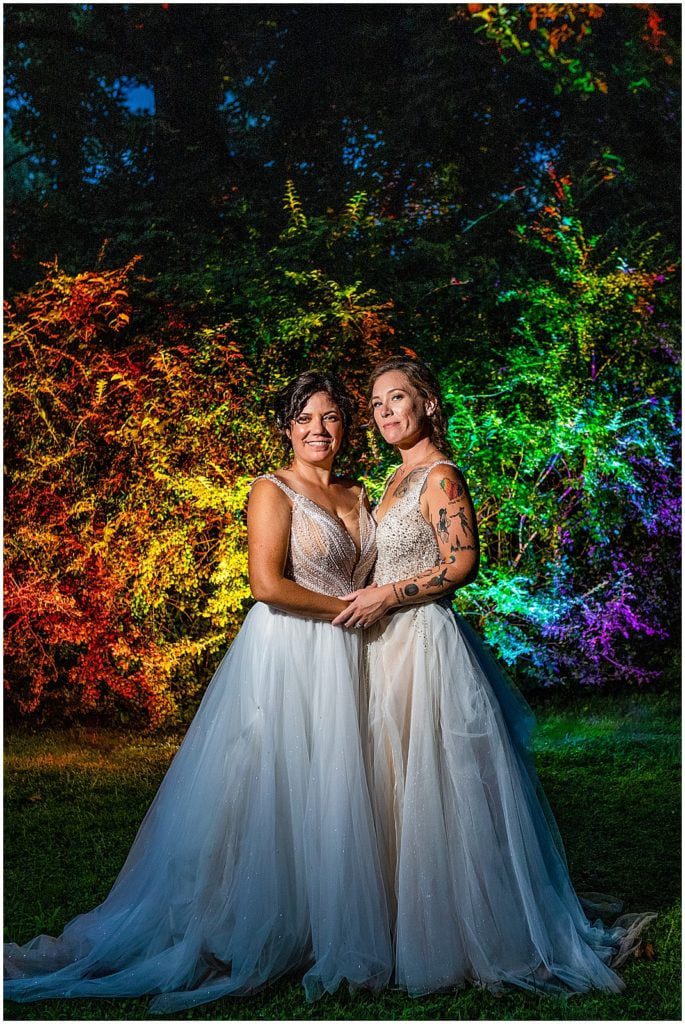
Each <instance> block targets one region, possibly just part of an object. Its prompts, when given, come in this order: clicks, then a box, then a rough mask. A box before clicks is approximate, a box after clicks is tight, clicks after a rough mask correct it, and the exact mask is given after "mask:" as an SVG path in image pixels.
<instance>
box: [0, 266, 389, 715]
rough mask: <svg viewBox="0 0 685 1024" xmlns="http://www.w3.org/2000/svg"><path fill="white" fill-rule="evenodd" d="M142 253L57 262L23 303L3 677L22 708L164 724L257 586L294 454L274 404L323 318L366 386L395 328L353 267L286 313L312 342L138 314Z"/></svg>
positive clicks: (11, 451)
mask: <svg viewBox="0 0 685 1024" xmlns="http://www.w3.org/2000/svg"><path fill="white" fill-rule="evenodd" d="M135 263H136V260H133V261H131V262H130V263H129V264H128V266H126V267H124V268H122V269H120V270H115V271H107V272H92V273H82V274H80V275H78V276H77V277H69V276H67V275H66V274H65V273H64V272H63V271H62V270H61V269H60V268H59V266H58V265H57V264H55V265H51V266H49V267H47V271H46V276H45V278H44V279H43V280H42V281H41V282H39V283H38V284H37V285H36V286H34V288H33V289H32V290H31V291H30V292H29V293H27V294H24V295H21V296H19V297H18V298H17V300H16V301H15V302H14V304H13V305H12V306H11V307H10V308H9V309H8V311H7V318H6V321H7V338H6V347H5V364H6V406H5V408H6V421H7V427H6V439H7V450H8V464H7V468H8V475H9V482H10V487H9V489H8V500H7V518H6V549H5V570H6V576H5V591H6V596H5V610H6V615H7V624H6V658H7V661H6V680H5V686H6V689H7V691H8V694H9V698H10V702H11V706H12V707H13V708H15V709H16V710H17V711H18V712H20V713H23V714H33V715H37V716H38V717H42V718H46V717H57V718H69V717H75V716H78V715H80V714H83V713H88V712H93V711H94V712H98V713H105V714H106V715H107V716H108V717H110V718H111V717H112V716H116V717H118V718H119V719H120V720H122V721H127V720H128V719H129V718H131V719H134V720H136V721H142V722H147V723H148V724H149V725H151V726H156V725H159V724H161V723H162V722H164V721H168V720H173V719H175V718H178V717H179V716H181V715H183V714H184V713H186V712H187V711H188V710H192V708H193V706H194V705H195V704H196V703H197V699H198V695H199V691H200V690H201V688H202V687H203V686H204V684H205V683H206V682H207V680H208V678H209V674H210V672H211V669H212V668H213V667H214V665H215V664H216V660H217V657H218V656H219V654H220V653H221V652H223V651H224V649H225V648H226V646H227V644H228V642H229V641H230V639H231V638H232V637H233V636H234V635H235V633H236V631H237V629H238V627H239V625H240V622H241V621H242V618H243V615H244V612H245V608H246V602H247V601H248V599H249V589H248V583H247V556H246V549H245V528H244V507H245V501H246V497H247V491H248V484H249V480H250V479H251V478H252V477H254V476H255V475H257V474H258V473H260V472H262V471H264V470H265V469H267V468H268V467H270V466H274V465H277V464H279V462H280V461H281V456H280V446H279V445H278V444H277V443H276V439H275V438H274V435H273V432H272V431H271V430H270V429H268V428H267V426H266V416H265V414H266V410H267V408H268V405H269V403H270V400H271V397H272V394H273V391H274V389H275V388H276V387H278V386H280V384H281V383H282V381H283V380H284V379H285V378H287V377H289V376H291V375H292V374H293V373H294V372H296V371H297V370H299V369H300V368H302V366H303V360H305V359H309V360H311V359H312V356H311V352H310V353H309V355H308V351H309V350H310V349H312V345H310V344H309V343H308V342H307V334H306V328H307V322H308V320H310V319H313V320H314V321H317V322H318V324H319V327H318V330H319V332H320V333H321V332H323V335H324V336H325V335H326V334H327V333H328V341H327V344H326V345H325V346H324V353H319V354H320V355H325V356H326V360H323V359H322V358H319V359H317V360H316V362H317V363H318V364H319V365H320V364H321V363H322V361H333V362H341V363H342V365H343V369H345V367H346V366H347V368H348V370H349V372H348V374H347V375H348V377H350V380H351V383H352V384H354V385H356V387H355V390H356V391H357V396H358V397H359V386H360V384H361V380H362V376H363V375H365V374H366V371H367V369H368V359H369V358H371V359H373V358H375V357H376V356H377V355H379V354H381V348H380V342H379V340H378V339H379V338H380V337H381V335H382V334H383V331H386V330H388V328H387V327H385V326H384V324H383V319H382V315H381V312H380V311H379V309H377V308H376V307H374V306H372V304H371V303H370V302H368V301H366V302H364V301H361V298H360V297H358V296H355V294H354V290H353V289H352V290H351V293H350V294H349V295H348V296H347V300H344V301H342V300H341V301H342V304H341V305H340V308H339V309H337V308H336V307H335V305H334V303H333V299H334V298H335V296H334V295H333V292H334V291H335V290H336V289H337V288H338V286H336V285H335V284H334V282H330V281H320V283H319V286H318V287H317V283H316V280H310V281H308V288H309V292H308V298H307V301H306V302H305V303H304V304H303V305H301V306H300V307H298V306H297V305H296V304H293V302H292V296H290V297H289V301H290V306H289V307H287V303H285V302H282V303H281V307H282V316H281V319H280V321H279V320H276V321H275V322H273V323H272V324H271V331H272V337H276V338H279V337H283V335H284V334H287V333H288V331H289V330H290V331H292V334H293V337H295V335H297V337H298V338H304V339H305V341H304V343H303V344H304V350H303V351H300V352H299V353H298V352H296V351H295V350H294V348H293V347H292V346H291V348H290V349H289V348H288V346H286V347H285V349H283V350H282V351H281V352H280V353H279V352H278V350H277V345H276V343H275V342H272V343H271V345H270V346H269V345H267V346H264V345H261V346H260V339H258V338H257V339H256V338H255V337H254V336H252V337H251V338H249V339H248V340H249V342H250V349H251V351H253V352H255V351H256V352H257V353H258V354H257V355H255V356H253V359H252V365H250V363H249V362H248V360H247V359H246V357H245V355H244V354H243V351H242V349H241V346H239V344H238V342H237V341H236V329H235V325H228V324H224V325H220V326H213V327H211V328H210V327H207V328H202V327H200V328H196V329H194V330H191V329H189V328H186V325H185V324H184V323H183V320H182V318H181V319H179V315H178V311H175V312H173V311H172V312H169V310H168V309H167V311H166V320H165V323H164V324H163V326H162V328H161V329H159V331H157V332H155V334H156V336H154V337H151V336H147V335H145V334H137V333H136V331H135V320H136V316H135V312H134V310H132V301H131V298H130V294H129V283H128V282H129V281H130V280H131V279H132V272H133V269H134V266H135ZM314 276H315V275H314ZM310 277H311V275H310ZM338 291H339V292H342V291H344V289H338ZM343 319H344V320H345V322H346V324H347V326H346V327H343V326H342V320H343ZM312 329H313V328H312ZM291 349H292V350H291Z"/></svg>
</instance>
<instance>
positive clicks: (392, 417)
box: [371, 370, 433, 447]
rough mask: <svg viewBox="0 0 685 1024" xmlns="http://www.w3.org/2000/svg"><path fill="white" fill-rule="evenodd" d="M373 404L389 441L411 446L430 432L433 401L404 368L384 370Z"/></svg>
mask: <svg viewBox="0 0 685 1024" xmlns="http://www.w3.org/2000/svg"><path fill="white" fill-rule="evenodd" d="M371 407H372V409H373V418H374V420H375V421H376V426H377V427H378V429H379V430H380V432H381V434H382V435H383V438H384V440H386V441H387V442H388V444H394V445H399V446H400V447H410V446H411V445H413V444H416V443H417V441H420V440H421V438H423V437H427V436H428V434H429V423H428V415H429V414H430V413H431V412H432V410H433V404H432V403H430V402H428V403H427V402H426V400H425V399H424V397H423V395H421V393H420V392H419V391H417V389H416V388H415V387H414V385H413V384H411V383H410V382H409V380H408V379H407V377H406V376H405V375H404V374H403V373H402V371H401V370H388V372H387V373H383V374H381V376H380V377H379V378H378V380H377V381H376V383H375V384H374V386H373V395H372V396H371Z"/></svg>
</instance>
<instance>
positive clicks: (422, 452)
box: [397, 437, 444, 472]
mask: <svg viewBox="0 0 685 1024" xmlns="http://www.w3.org/2000/svg"><path fill="white" fill-rule="evenodd" d="M397 451H398V452H399V454H400V455H401V456H402V469H403V470H404V471H405V472H408V471H409V470H410V469H413V468H414V466H423V465H425V464H426V463H427V462H430V461H431V460H432V459H433V460H434V459H442V458H444V456H443V454H442V452H441V451H439V450H438V449H437V448H436V447H435V445H434V444H433V442H432V441H431V439H430V438H429V437H422V438H420V440H418V441H416V442H415V443H414V444H411V443H410V444H409V445H407V446H406V447H405V446H403V445H402V446H401V445H397Z"/></svg>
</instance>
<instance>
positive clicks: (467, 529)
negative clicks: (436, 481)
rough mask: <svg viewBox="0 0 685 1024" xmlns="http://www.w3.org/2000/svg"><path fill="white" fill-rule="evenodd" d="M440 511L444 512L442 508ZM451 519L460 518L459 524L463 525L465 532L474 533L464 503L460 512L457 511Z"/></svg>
mask: <svg viewBox="0 0 685 1024" xmlns="http://www.w3.org/2000/svg"><path fill="white" fill-rule="evenodd" d="M440 511H441V512H442V509H440ZM450 519H458V520H459V525H460V526H461V528H462V530H463V531H464V533H465V534H467V535H468V534H469V533H470V534H471V535H473V530H472V528H471V524H470V523H469V521H468V519H467V518H466V513H465V512H464V506H463V505H462V506H461V508H460V509H459V511H458V512H455V513H454V515H453V516H450Z"/></svg>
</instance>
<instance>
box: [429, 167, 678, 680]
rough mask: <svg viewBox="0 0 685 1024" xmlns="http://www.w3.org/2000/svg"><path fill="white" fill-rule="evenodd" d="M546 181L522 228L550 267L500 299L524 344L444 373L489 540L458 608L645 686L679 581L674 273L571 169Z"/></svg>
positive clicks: (492, 636) (523, 651)
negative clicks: (628, 246)
mask: <svg viewBox="0 0 685 1024" xmlns="http://www.w3.org/2000/svg"><path fill="white" fill-rule="evenodd" d="M549 179H550V194H549V197H548V201H547V202H546V203H545V205H544V206H543V207H542V208H541V210H540V211H539V213H538V215H537V216H536V217H535V218H533V219H532V220H531V221H530V222H528V223H525V224H520V225H519V227H518V229H517V233H516V234H517V238H518V244H519V245H520V246H521V247H522V248H523V249H526V250H531V249H532V250H533V251H534V252H537V253H539V254H540V255H541V257H542V258H543V259H544V262H543V263H541V264H539V265H538V268H537V275H536V276H535V277H534V278H533V277H531V276H528V277H526V276H525V275H522V274H520V273H519V280H518V281H517V283H516V286H515V287H507V288H502V289H501V290H500V292H499V294H498V303H499V304H500V305H501V306H502V307H504V309H506V310H508V311H509V317H510V321H511V325H512V342H511V343H510V344H509V345H507V346H506V348H504V347H503V348H502V349H501V350H499V349H498V347H497V346H493V350H491V352H490V353H489V357H488V358H487V359H486V360H485V361H484V363H483V364H482V367H481V374H480V379H479V380H478V381H475V380H474V379H473V367H472V366H470V367H469V373H468V374H465V373H464V369H463V367H462V366H461V365H460V363H459V362H458V361H454V362H453V363H452V365H451V366H450V367H449V368H446V369H445V370H444V373H443V380H444V381H445V385H446V391H447V393H448V396H449V398H450V401H451V403H452V406H453V409H454V415H453V417H452V437H453V440H454V445H455V449H456V450H457V451H458V452H459V453H460V458H461V459H462V461H463V463H464V464H465V468H467V469H468V471H469V475H470V478H471V480H472V486H473V487H474V489H475V491H476V493H477V495H478V496H479V511H480V525H481V530H482V534H483V541H484V551H485V559H484V565H483V568H482V571H481V574H480V578H479V580H478V581H477V582H476V583H475V584H474V585H473V586H472V587H469V588H468V590H467V591H465V592H464V594H463V595H462V596H461V597H460V604H461V606H462V607H463V608H464V609H465V610H468V611H470V612H472V613H475V614H477V615H479V616H480V617H481V625H482V628H483V630H484V632H485V635H486V637H488V639H489V640H490V641H491V642H492V643H493V644H494V645H495V646H496V647H497V648H498V649H499V652H500V654H501V655H502V656H503V657H504V658H505V660H506V661H507V662H508V663H509V664H511V665H514V666H517V667H519V668H520V669H522V670H526V671H527V672H528V675H529V676H531V677H532V678H534V679H536V680H537V681H539V682H543V683H544V682H547V683H549V682H554V681H555V679H556V678H558V677H563V678H566V679H573V678H575V679H577V680H579V681H581V682H599V681H607V680H609V679H615V680H617V681H626V680H637V681H646V680H648V679H650V678H654V677H657V676H658V675H659V670H660V666H658V665H655V664H653V663H652V664H650V660H651V657H650V651H651V649H652V644H653V643H654V641H655V640H656V639H658V638H659V637H663V636H664V635H665V634H666V632H667V628H668V627H667V623H668V622H669V620H670V619H671V618H672V608H671V604H672V598H673V593H674V592H675V587H676V579H675V575H674V570H673V565H674V564H675V559H676V548H677V538H678V530H679V510H678V505H679V502H678V488H677V451H678V438H679V431H678V423H677V421H676V416H675V408H676V402H675V389H676V386H677V380H678V366H677V359H676V357H675V356H674V348H673V345H674V334H675V330H674V327H673V326H672V324H673V321H672V320H671V323H669V322H668V319H670V318H671V317H672V316H673V314H674V310H673V309H672V308H669V307H670V306H671V305H672V302H673V276H674V275H673V272H674V270H675V267H674V266H672V265H668V266H663V265H662V266H657V267H656V268H655V269H652V268H651V267H650V268H649V269H647V267H648V266H649V262H650V260H653V259H654V256H653V253H652V252H650V251H649V249H647V250H646V251H645V252H644V254H643V258H642V259H641V260H640V262H641V263H642V264H643V265H642V266H639V265H638V266H629V265H628V264H627V262H626V261H625V260H624V259H623V258H622V257H621V256H620V255H619V254H618V253H617V252H614V251H609V252H602V251H601V245H600V242H601V240H600V239H598V238H596V237H594V238H593V237H590V238H588V237H586V234H585V232H584V229H583V224H582V220H581V219H580V217H579V215H578V213H577V211H576V210H575V207H574V203H573V195H572V188H571V183H570V181H569V180H568V179H567V178H559V177H557V175H556V173H555V171H554V169H553V168H549ZM525 262H526V261H525V260H522V261H521V264H522V265H523V264H525ZM636 262H637V261H636ZM474 385H475V386H474ZM669 581H670V582H669Z"/></svg>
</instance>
